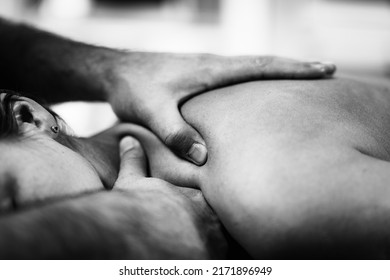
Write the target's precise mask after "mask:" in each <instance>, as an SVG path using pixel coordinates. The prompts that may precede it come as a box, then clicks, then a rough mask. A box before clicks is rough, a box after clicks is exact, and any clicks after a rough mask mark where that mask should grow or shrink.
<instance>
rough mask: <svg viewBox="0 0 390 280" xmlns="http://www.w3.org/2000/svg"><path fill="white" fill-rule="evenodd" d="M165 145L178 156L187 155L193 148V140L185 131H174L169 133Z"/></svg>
mask: <svg viewBox="0 0 390 280" xmlns="http://www.w3.org/2000/svg"><path fill="white" fill-rule="evenodd" d="M164 143H165V144H166V145H167V146H168V147H170V148H171V149H172V150H173V151H174V152H176V153H178V154H185V153H186V152H187V151H188V150H189V148H190V147H191V145H192V143H193V140H192V139H191V138H190V137H188V136H187V135H186V133H185V130H184V129H178V130H173V131H172V132H170V133H168V135H167V137H165V139H164Z"/></svg>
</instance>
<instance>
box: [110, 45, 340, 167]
mask: <svg viewBox="0 0 390 280" xmlns="http://www.w3.org/2000/svg"><path fill="white" fill-rule="evenodd" d="M111 63H112V64H111V65H112V72H111V73H112V74H111V75H110V77H109V80H110V83H109V85H110V86H109V88H110V91H109V92H108V93H107V96H106V99H107V100H108V101H109V102H110V103H111V105H112V107H113V109H114V111H115V113H116V114H117V115H118V116H119V118H121V119H122V120H124V121H131V122H136V123H139V124H142V125H144V126H147V127H149V128H150V129H151V130H152V131H153V132H154V133H156V135H157V136H158V137H160V139H161V140H162V141H163V142H164V143H165V144H166V145H167V146H168V147H169V148H170V149H172V150H173V151H174V152H175V153H176V154H177V155H179V156H180V157H182V158H185V159H187V160H189V161H191V162H193V163H195V164H196V165H203V164H204V163H205V162H206V160H207V148H206V145H205V142H204V140H203V139H202V137H201V136H200V135H199V133H198V132H197V131H196V130H195V129H194V128H193V127H191V126H190V125H189V124H188V123H186V122H185V120H184V119H183V118H182V116H181V114H180V111H179V105H180V104H181V103H182V102H183V101H185V100H186V99H188V98H190V97H191V96H194V95H196V94H199V93H202V92H205V91H208V90H211V89H214V88H217V87H223V86H226V85H230V84H234V83H240V82H245V81H251V80H261V79H301V78H322V77H325V76H328V75H332V74H333V73H334V71H335V66H334V65H333V64H321V63H316V62H314V63H308V62H299V61H295V60H290V59H285V58H278V57H269V56H265V57H259V56H256V57H254V56H242V57H223V56H217V55H209V54H168V53H145V52H140V53H134V52H132V53H130V52H129V53H126V52H120V51H118V53H117V55H116V56H114V59H111Z"/></svg>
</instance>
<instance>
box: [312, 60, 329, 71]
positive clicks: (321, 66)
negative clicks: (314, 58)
mask: <svg viewBox="0 0 390 280" xmlns="http://www.w3.org/2000/svg"><path fill="white" fill-rule="evenodd" d="M312 66H313V67H314V68H317V69H318V70H319V71H321V72H323V73H325V72H326V67H325V65H323V64H322V63H319V62H316V63H313V64H312Z"/></svg>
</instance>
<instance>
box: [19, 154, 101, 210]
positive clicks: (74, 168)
mask: <svg viewBox="0 0 390 280" xmlns="http://www.w3.org/2000/svg"><path fill="white" fill-rule="evenodd" d="M23 165H24V168H23V169H22V170H21V172H19V175H18V180H17V182H18V184H17V185H18V187H17V191H16V202H17V204H19V205H23V204H26V203H33V202H39V201H44V200H47V199H50V198H60V197H66V196H74V195H78V194H82V193H85V192H90V191H95V190H100V189H103V186H102V183H101V181H100V179H99V177H98V175H97V173H96V172H95V170H94V169H93V167H92V166H91V165H90V164H89V163H88V161H86V160H85V159H84V158H82V157H81V156H79V155H78V154H76V153H74V152H72V151H70V150H69V149H66V148H64V147H59V148H56V149H55V150H51V149H46V150H45V151H43V152H40V153H35V152H32V153H28V154H26V156H25V159H24V163H23Z"/></svg>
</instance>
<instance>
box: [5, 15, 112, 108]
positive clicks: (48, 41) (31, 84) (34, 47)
mask: <svg viewBox="0 0 390 280" xmlns="http://www.w3.org/2000/svg"><path fill="white" fill-rule="evenodd" d="M0 38H1V44H0V65H1V67H0V88H9V89H14V90H18V91H24V92H27V93H30V94H34V95H36V96H38V97H41V98H43V99H45V100H46V101H48V102H62V101H71V100H86V101H92V100H96V101H99V100H105V92H107V88H109V85H108V83H109V80H110V76H111V69H112V65H110V64H111V63H112V61H113V59H112V57H115V56H117V55H118V54H117V51H115V50H112V49H107V48H102V47H95V46H90V45H87V44H83V43H79V42H75V41H71V40H68V39H65V38H62V37H59V36H56V35H54V34H50V33H48V32H44V31H40V30H37V29H34V28H32V27H29V26H26V25H23V24H15V23H10V22H8V21H6V20H2V19H0Z"/></svg>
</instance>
